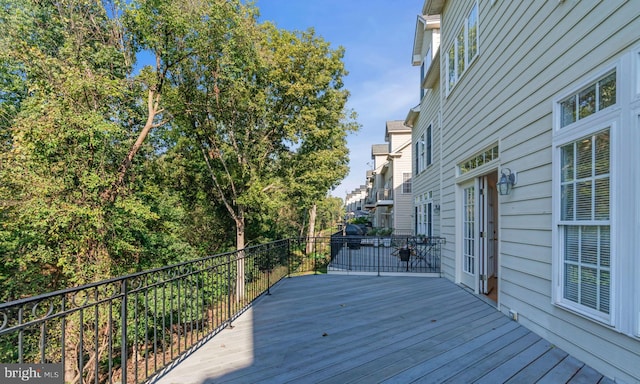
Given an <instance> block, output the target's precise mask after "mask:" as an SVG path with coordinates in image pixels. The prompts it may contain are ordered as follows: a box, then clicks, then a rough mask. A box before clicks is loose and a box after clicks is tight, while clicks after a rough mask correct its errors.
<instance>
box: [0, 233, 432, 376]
mask: <svg viewBox="0 0 640 384" xmlns="http://www.w3.org/2000/svg"><path fill="white" fill-rule="evenodd" d="M354 240H357V247H356V243H355V241H354ZM378 241H379V244H376V245H377V246H374V244H373V243H372V239H368V238H367V239H365V238H356V239H354V238H352V237H344V236H338V235H334V236H331V237H316V238H307V239H288V240H280V241H276V242H272V243H268V244H263V245H258V246H254V247H249V248H245V249H243V250H240V251H234V252H229V253H224V254H219V255H214V256H209V257H205V258H202V259H198V260H194V261H189V262H184V263H180V264H176V265H171V266H167V267H163V268H158V269H154V270H149V271H144V272H140V273H136V274H131V275H128V276H122V277H118V278H113V279H109V280H105V281H100V282H96V283H93V284H87V285H83V286H80V287H76V288H70V289H65V290H61V291H57V292H51V293H46V294H42V295H39V296H35V297H31V298H25V299H21V300H17V301H12V302H8V303H4V304H0V362H2V363H39V364H43V363H44V364H46V363H56V364H60V363H62V365H63V368H64V380H65V382H69V383H123V384H124V383H140V382H146V381H154V379H155V378H157V377H159V376H161V375H162V374H163V372H164V371H165V370H166V369H167V368H168V367H170V366H171V364H172V363H173V362H176V361H179V360H180V359H181V358H182V357H185V356H187V355H188V354H189V352H191V351H193V350H194V349H195V348H197V347H198V346H200V345H201V344H203V343H204V342H206V341H207V340H209V339H210V338H211V337H213V336H214V335H215V334H217V333H218V332H220V331H221V330H222V329H224V328H226V327H230V326H232V323H233V321H234V320H235V319H236V318H237V317H238V316H239V315H240V314H242V313H243V312H244V311H245V310H246V309H247V308H248V307H249V306H250V305H251V303H252V302H253V301H254V300H255V299H256V298H258V297H260V296H261V295H263V294H265V293H266V294H269V293H270V288H271V287H272V286H273V284H275V283H276V282H278V281H279V280H280V279H282V278H283V277H285V276H288V275H289V276H290V275H292V274H299V273H319V272H321V271H326V270H334V271H339V270H347V269H348V270H352V271H355V270H357V271H377V272H378V273H380V272H385V271H403V270H407V271H410V272H439V270H440V240H439V239H435V238H432V239H430V241H429V242H426V243H420V242H419V239H417V238H414V237H400V236H394V237H393V238H390V240H389V246H388V247H385V242H386V240H385V239H384V238H378ZM403 246H406V247H407V248H408V249H411V252H413V253H412V255H414V258H413V259H409V260H408V261H406V262H404V264H403V261H402V260H401V259H400V255H399V250H400V249H403V248H402V247H403ZM427 250H428V252H427ZM420 257H423V259H420ZM239 277H240V278H239Z"/></svg>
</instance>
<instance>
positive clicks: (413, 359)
mask: <svg viewBox="0 0 640 384" xmlns="http://www.w3.org/2000/svg"><path fill="white" fill-rule="evenodd" d="M271 293H272V294H271V295H270V296H263V297H261V298H260V299H259V300H258V301H257V302H256V303H255V304H254V306H253V307H252V308H250V309H249V310H248V311H247V312H245V313H244V314H242V315H241V316H240V317H239V318H238V319H237V320H236V321H235V322H234V323H233V328H232V329H225V330H223V331H222V332H221V333H219V334H218V335H216V336H215V337H213V338H212V339H211V340H209V341H208V342H207V343H206V344H204V345H203V346H202V347H201V348H200V349H198V350H197V351H195V352H194V353H193V354H191V355H190V356H188V357H187V358H186V359H184V360H183V361H182V362H180V363H178V364H176V365H175V367H174V368H173V369H172V370H171V371H169V372H168V373H167V374H166V375H165V376H163V377H161V378H160V379H158V380H157V381H156V382H158V383H163V384H169V383H176V384H177V383H180V384H186V383H259V382H260V383H288V382H294V383H340V384H342V383H378V382H390V383H410V382H424V383H443V382H452V383H472V382H478V383H491V384H494V383H503V382H513V383H536V382H537V383H553V384H556V383H567V382H568V383H613V381H612V380H609V379H607V378H604V377H603V376H602V375H600V374H599V373H598V372H596V371H595V370H593V369H592V368H590V367H588V366H585V365H584V364H583V363H582V362H580V361H578V360H576V359H575V358H573V357H571V356H568V355H567V353H565V352H564V351H562V350H560V349H558V348H556V347H554V346H553V345H551V344H550V343H549V342H547V341H546V340H544V339H541V338H540V337H539V336H537V335H536V334H534V333H532V332H530V331H529V330H527V329H526V328H524V327H523V326H521V325H519V324H518V323H517V322H514V321H512V320H510V319H509V318H508V317H506V316H504V315H503V314H502V313H500V312H498V311H497V310H496V308H495V307H493V306H491V305H489V304H488V303H486V302H485V301H483V300H481V299H479V298H477V297H475V296H474V295H472V294H470V293H469V292H467V291H465V290H464V289H462V288H460V287H458V286H457V285H455V284H454V283H452V282H450V281H449V280H446V279H443V278H427V277H406V276H401V277H391V276H383V277H377V276H344V275H309V276H300V277H293V278H286V279H284V280H282V281H281V282H280V283H278V284H277V285H276V286H275V287H274V288H273V289H272V290H271Z"/></svg>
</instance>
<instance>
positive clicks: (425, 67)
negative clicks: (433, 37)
mask: <svg viewBox="0 0 640 384" xmlns="http://www.w3.org/2000/svg"><path fill="white" fill-rule="evenodd" d="M432 47H433V45H429V50H428V51H427V54H426V55H424V58H423V59H422V65H421V66H420V84H422V83H424V78H425V77H426V76H427V72H428V71H429V67H430V66H431V61H432V60H433V59H432V57H433V49H432ZM425 91H426V89H424V88H422V85H421V86H420V100H422V98H423V97H424V93H425Z"/></svg>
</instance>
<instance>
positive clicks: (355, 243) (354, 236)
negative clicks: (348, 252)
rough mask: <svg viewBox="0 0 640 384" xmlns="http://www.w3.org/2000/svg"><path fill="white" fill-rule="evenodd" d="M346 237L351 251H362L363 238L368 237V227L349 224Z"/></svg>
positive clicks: (345, 233) (346, 228) (345, 229)
mask: <svg viewBox="0 0 640 384" xmlns="http://www.w3.org/2000/svg"><path fill="white" fill-rule="evenodd" d="M344 235H345V237H346V240H347V247H349V248H350V249H360V243H361V242H362V238H363V237H364V235H366V227H364V228H363V226H361V225H359V224H347V226H346V227H345V228H344Z"/></svg>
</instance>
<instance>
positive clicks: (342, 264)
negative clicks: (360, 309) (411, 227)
mask: <svg viewBox="0 0 640 384" xmlns="http://www.w3.org/2000/svg"><path fill="white" fill-rule="evenodd" d="M444 242H445V239H444V238H441V237H429V238H427V237H416V236H403V235H396V234H394V235H393V236H390V237H378V236H342V235H334V236H332V237H331V244H332V247H331V263H330V264H329V266H328V270H329V271H333V272H345V273H350V272H368V273H377V274H382V273H397V272H403V273H430V274H436V275H439V274H440V272H441V266H440V254H441V248H442V244H444Z"/></svg>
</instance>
